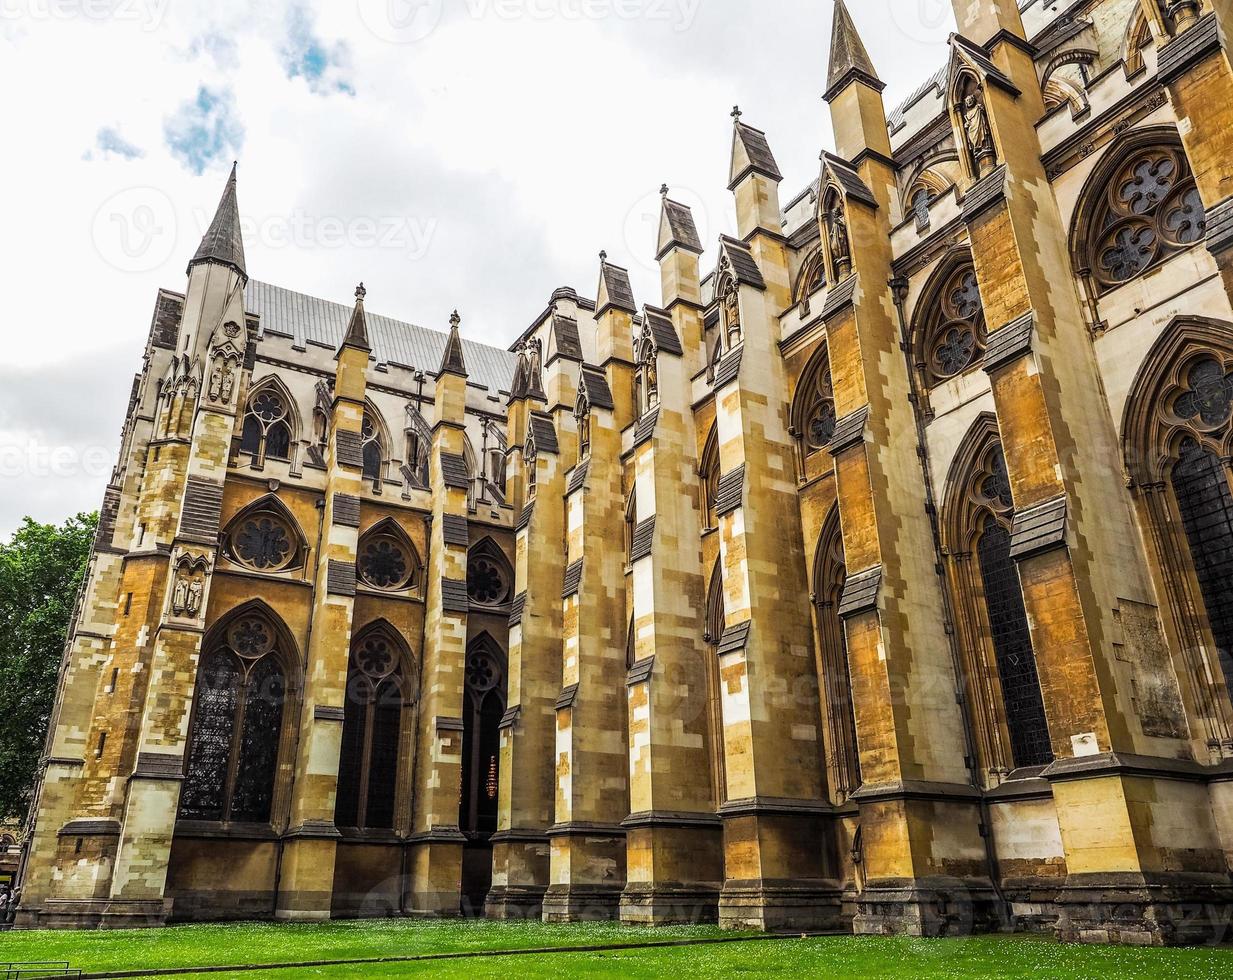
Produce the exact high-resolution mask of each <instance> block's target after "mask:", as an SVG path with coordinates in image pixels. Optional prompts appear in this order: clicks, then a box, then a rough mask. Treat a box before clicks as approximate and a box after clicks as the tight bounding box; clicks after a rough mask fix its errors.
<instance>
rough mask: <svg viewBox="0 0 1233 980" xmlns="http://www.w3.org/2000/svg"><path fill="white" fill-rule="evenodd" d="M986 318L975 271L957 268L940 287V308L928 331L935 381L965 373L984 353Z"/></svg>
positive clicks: (928, 360)
mask: <svg viewBox="0 0 1233 980" xmlns="http://www.w3.org/2000/svg"><path fill="white" fill-rule="evenodd" d="M985 343H986V337H985V317H984V308H983V307H982V305H981V299H980V287H979V285H978V283H977V281H976V270H975V269H974V268H973V267H972V266H971V265H970V264H969V265H965V266H963V267H962V268H960V269H958V270H957V271H955V272H954V273H953V274H952V275H951V276H950V278H949V279H948V280H947V281H946V284H945V286H944V287H943V288H942V290H941V294H940V298H939V303H938V309H937V310H936V311H935V313H934V316H933V322H932V324H931V327H930V329H929V330H927V331H926V339H925V346H926V349H925V367H926V370H927V371H928V374H929V380H930V383H932V384H939V383H941V382H943V381H945V380H947V379H949V378H953V377H955V376H956V375H959V374H962V373H963V372H964V371H966V370H967V369H968V368H970V367H972V366H973V365H974V364H976V363H977V362H978V361H979V360H980V359H981V358H982V357H983V356H984V353H985Z"/></svg>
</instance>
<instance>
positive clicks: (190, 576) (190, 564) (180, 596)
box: [169, 551, 210, 621]
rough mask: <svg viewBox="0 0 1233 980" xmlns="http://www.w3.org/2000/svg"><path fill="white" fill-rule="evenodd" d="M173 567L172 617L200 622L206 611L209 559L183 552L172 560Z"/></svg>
mask: <svg viewBox="0 0 1233 980" xmlns="http://www.w3.org/2000/svg"><path fill="white" fill-rule="evenodd" d="M171 567H172V574H171V596H170V601H169V610H170V613H171V615H172V616H174V617H176V618H177V619H191V620H194V621H199V620H200V619H201V617H202V614H203V613H204V609H205V590H206V577H207V576H208V575H209V574H210V560H209V558H207V557H206V556H205V555H203V554H200V553H197V552H191V551H181V552H180V553H179V554H177V555H176V557H175V558H174V559H172V564H171Z"/></svg>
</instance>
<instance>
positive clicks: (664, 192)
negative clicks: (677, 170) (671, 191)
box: [659, 184, 668, 197]
mask: <svg viewBox="0 0 1233 980" xmlns="http://www.w3.org/2000/svg"><path fill="white" fill-rule="evenodd" d="M659 194H660V196H661V197H667V196H668V185H667V184H664V185H663V186H662V187H661V188H660V189H659Z"/></svg>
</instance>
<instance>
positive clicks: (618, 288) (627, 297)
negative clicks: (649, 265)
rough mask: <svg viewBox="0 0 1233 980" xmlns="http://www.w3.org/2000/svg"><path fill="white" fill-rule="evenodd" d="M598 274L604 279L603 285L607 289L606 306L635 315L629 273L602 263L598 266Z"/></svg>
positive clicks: (616, 266) (635, 309)
mask: <svg viewBox="0 0 1233 980" xmlns="http://www.w3.org/2000/svg"><path fill="white" fill-rule="evenodd" d="M600 274H601V275H602V276H603V277H604V285H605V286H606V287H607V289H608V305H609V306H615V307H616V308H617V309H618V310H624V311H625V312H627V313H637V312H638V310H637V307H635V306H634V290H633V287H632V286H630V284H629V272H628V271H627V270H625V269H623V268H621V266H619V265H613V264H612V263H611V262H604V263H602V264H601V266H600Z"/></svg>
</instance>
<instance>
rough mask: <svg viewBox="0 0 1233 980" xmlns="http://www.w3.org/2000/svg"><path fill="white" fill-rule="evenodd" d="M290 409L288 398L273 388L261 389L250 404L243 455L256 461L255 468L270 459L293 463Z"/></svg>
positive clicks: (245, 422) (242, 448) (244, 431)
mask: <svg viewBox="0 0 1233 980" xmlns="http://www.w3.org/2000/svg"><path fill="white" fill-rule="evenodd" d="M291 423H292V415H291V405H290V403H289V402H288V399H287V397H286V395H284V394H283V393H282V392H281V391H279V390H278V389H277V388H275V387H274V386H273V385H272V384H271V385H266V386H264V387H262V388H259V389H258V390H257V391H256V392H254V393H253V395H252V397H251V398H249V400H248V408H247V410H246V411H245V413H244V428H243V431H242V433H241V436H240V452H244V453H248V454H249V455H251V456H252V457H253V462H254V463H255V464H260V463H261V462H263V461H264V460H267V459H277V460H290V459H291V443H292V432H291Z"/></svg>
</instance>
